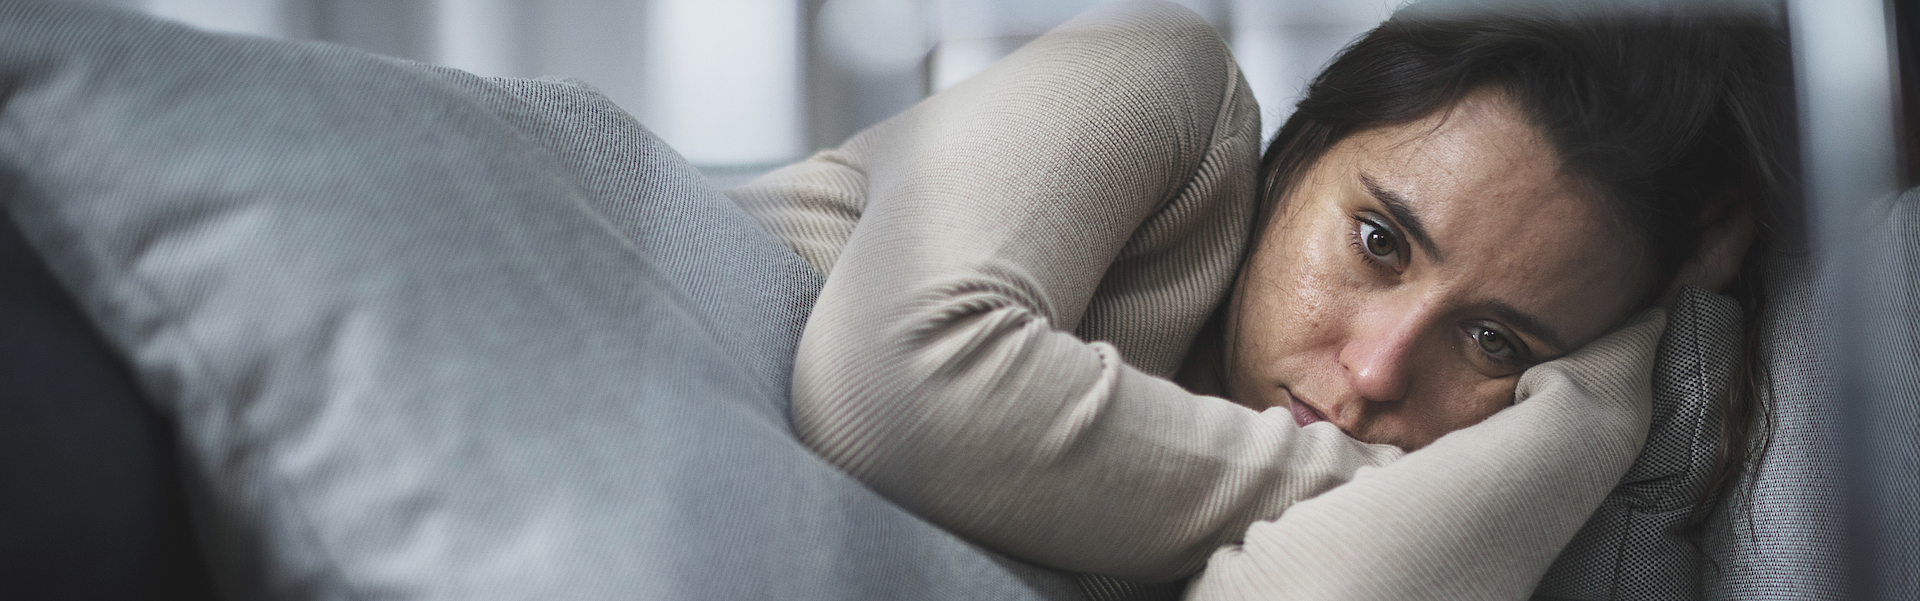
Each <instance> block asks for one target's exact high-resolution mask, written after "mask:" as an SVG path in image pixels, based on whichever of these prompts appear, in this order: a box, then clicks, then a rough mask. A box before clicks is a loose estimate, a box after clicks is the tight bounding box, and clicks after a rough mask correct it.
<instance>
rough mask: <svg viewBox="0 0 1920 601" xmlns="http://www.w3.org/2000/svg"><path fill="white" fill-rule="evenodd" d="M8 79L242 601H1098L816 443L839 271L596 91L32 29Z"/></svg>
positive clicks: (19, 11) (143, 33)
mask: <svg viewBox="0 0 1920 601" xmlns="http://www.w3.org/2000/svg"><path fill="white" fill-rule="evenodd" d="M0 83H3V84H4V85H0V90H4V94H5V98H4V109H3V110H0V174H4V176H3V177H4V181H5V184H6V190H5V194H4V209H5V210H6V211H8V212H9V214H10V215H11V216H12V217H13V218H14V219H15V220H16V221H17V222H18V223H19V224H20V225H21V226H22V229H23V230H24V232H25V233H26V235H27V238H28V240H29V242H31V243H32V245H33V246H34V248H35V250H36V251H37V252H38V253H39V254H40V255H41V256H42V257H43V258H45V259H46V261H47V263H48V264H49V265H50V266H51V267H52V268H53V270H54V271H55V272H56V275H57V276H58V277H59V279H60V280H61V281H62V284H63V285H64V286H66V287H67V288H68V289H69V290H71V291H72V292H74V296H75V297H76V298H79V299H81V301H82V304H83V305H84V308H85V310H86V311H87V313H88V315H89V317H90V318H91V319H92V320H93V321H94V322H95V323H96V324H98V325H99V326H100V329H101V330H102V332H103V333H104V335H105V336H106V338H107V339H108V340H109V341H110V342H111V343H112V345H113V346H114V347H115V348H116V349H117V350H118V351H119V352H121V353H122V354H124V355H125V356H126V357H128V358H129V360H130V362H131V363H132V365H133V366H134V368H135V371H136V372H137V377H138V379H139V381H140V384H141V386H142V388H143V389H144V391H145V392H146V394H147V395H148V396H149V397H150V398H151V399H152V400H153V401H154V402H155V404H156V405H158V409H159V410H160V411H161V412H162V413H164V414H166V415H169V416H171V417H172V418H173V419H174V420H175V423H177V424H178V427H179V428H180V430H181V433H182V448H183V451H182V452H183V454H184V463H185V464H186V465H187V466H188V469H189V470H190V471H191V472H192V480H191V482H192V484H193V491H192V494H193V495H194V497H195V504H196V507H197V512H198V513H197V514H198V517H199V519H200V520H201V522H202V526H203V531H202V533H201V534H202V536H203V537H205V538H206V539H207V542H208V545H207V546H208V548H209V549H210V551H211V554H212V555H213V557H212V561H213V562H214V564H215V568H216V572H217V575H218V581H219V585H220V586H221V587H222V588H223V592H224V593H225V594H226V596H228V597H230V598H288V599H348V598H351V599H364V598H383V599H496V598H500V599H504V598H513V599H536V598H537V599H594V598H621V599H628V598H662V599H688V598H710V599H735V598H741V599H756V598H783V599H860V598H873V599H883V598H884V599H894V598H942V599H1021V598H1035V597H1056V598H1062V597H1066V598H1070V597H1075V596H1077V592H1076V591H1075V585H1074V583H1073V581H1072V579H1071V578H1068V577H1064V576H1061V575H1057V574H1053V573H1050V572H1043V571H1039V570H1035V569H1032V568H1028V567H1025V566H1021V565H1018V564H1014V563H1012V562H1008V561H1005V560H1001V559H997V558H995V557H994V556H992V555H990V554H987V553H984V552H982V551H980V550H978V549H975V548H973V547H971V546H969V545H967V544H965V543H963V542H961V541H959V540H957V539H955V538H953V537H951V536H949V535H947V534H945V533H943V532H941V531H939V530H937V529H935V528H933V527H931V526H929V525H927V524H925V523H924V522H922V521H920V520H919V519H917V518H915V517H913V516H911V515H908V514H906V513H904V512H902V511H900V510H899V509H897V508H895V507H894V506H892V505H891V504H888V503H886V502H885V501H883V500H881V499H880V498H879V497H877V496H876V495H874V494H872V493H871V492H870V491H868V490H867V489H865V488H864V487H862V486H860V485H859V484H858V483H856V482H855V481H853V480H852V479H850V478H848V477H846V476H844V475H842V474H841V473H840V472H839V471H837V470H835V469H833V468H832V467H831V466H829V465H827V464H825V463H824V462H822V461H820V460H818V459H817V458H816V457H815V456H814V455H812V454H811V453H809V452H808V451H807V450H806V449H805V448H803V447H802V446H801V445H800V444H799V443H798V442H796V441H795V440H794V439H793V437H792V435H791V430H790V428H789V426H788V421H787V419H786V417H785V416H784V402H785V401H784V399H785V398H786V384H787V369H788V362H789V357H791V355H792V348H793V345H794V340H795V336H796V332H797V331H798V328H799V327H800V324H801V323H802V319H803V316H804V314H805V312H806V310H807V308H808V305H809V303H810V302H811V298H812V295H813V294H814V293H815V291H816V289H817V287H818V285H819V279H818V276H817V275H816V274H814V273H813V272H812V271H811V270H810V268H809V267H807V266H806V265H805V264H804V263H803V262H802V261H801V260H800V259H799V258H798V257H795V256H794V255H792V254H791V253H790V252H788V251H787V250H785V249H784V248H783V247H782V246H780V245H779V244H778V243H777V242H775V241H774V240H773V239H772V238H771V237H769V236H767V235H766V234H765V233H763V232H761V231H760V230H758V229H757V228H755V227H754V226H753V225H752V224H751V223H750V222H749V221H748V220H747V219H746V217H745V215H744V214H742V213H741V212H740V211H739V210H738V209H737V208H735V207H733V206H732V205H731V204H729V203H728V202H727V201H726V200H725V199H724V197H722V196H721V195H719V194H718V193H716V192H715V191H713V190H712V189H711V188H710V187H708V186H707V185H706V184H705V183H704V181H703V180H701V179H700V178H699V176H698V175H697V174H696V173H695V172H694V171H693V170H691V169H690V168H689V167H688V166H687V165H685V164H684V162H683V161H682V160H681V159H680V158H679V157H678V156H677V155H675V154H674V153H673V152H672V151H671V150H669V149H667V148H666V147H664V146H663V145H661V144H660V142H659V141H658V140H657V139H655V138H654V137H652V136H651V135H649V134H648V133H647V132H646V131H645V130H644V129H642V128H641V127H640V126H639V125H638V124H636V123H634V122H633V121H632V119H630V118H629V117H627V116H626V115H625V114H623V113H621V112H620V111H619V110H618V109H616V108H615V107H614V106H613V105H612V104H610V103H609V102H608V101H607V100H606V99H605V98H603V97H602V96H600V95H599V94H596V93H594V92H593V91H591V90H589V89H586V88H584V87H581V86H578V85H573V84H568V83H561V82H531V81H489V80H484V79H480V78H476V77H472V76H469V75H466V74H463V73H459V72H455V71H448V70H440V69H434V68H429V67H424V66H421V65H416V64H411V63H404V62H400V61H393V60H388V59H381V58H378V57H373V56H370V55H366V54H363V53H360V52H356V51H351V50H348V49H344V48H339V47H332V46H326V45H310V44H295V43H287V42H278V41H270V40H261V39H251V38H241V37H231V36H220V35H210V34H204V33H199V32H195V31H191V30H188V29H185V28H181V27H177V26H173V25H168V24H164V23H161V22H158V21H153V20H150V19H146V18H143V17H139V16H135V15H132V14H128V13H120V12H115V11H106V10H99V9H91V8H84V7H75V6H66V5H60V4H40V3H32V2H22V1H18V0H6V1H0Z"/></svg>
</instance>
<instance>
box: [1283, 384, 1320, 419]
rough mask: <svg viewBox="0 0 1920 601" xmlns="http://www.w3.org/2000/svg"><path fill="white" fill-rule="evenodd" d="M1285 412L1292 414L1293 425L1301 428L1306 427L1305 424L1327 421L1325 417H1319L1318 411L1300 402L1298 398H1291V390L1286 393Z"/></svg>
mask: <svg viewBox="0 0 1920 601" xmlns="http://www.w3.org/2000/svg"><path fill="white" fill-rule="evenodd" d="M1287 410H1288V411H1292V412H1293V423H1296V424H1300V427H1302V428H1305V427H1307V424H1312V423H1317V422H1324V421H1327V416H1325V415H1321V414H1320V410H1318V409H1314V408H1313V406H1312V405H1308V404H1306V403H1305V402H1302V401H1301V400H1300V397H1297V396H1293V391H1291V390H1289V391H1287Z"/></svg>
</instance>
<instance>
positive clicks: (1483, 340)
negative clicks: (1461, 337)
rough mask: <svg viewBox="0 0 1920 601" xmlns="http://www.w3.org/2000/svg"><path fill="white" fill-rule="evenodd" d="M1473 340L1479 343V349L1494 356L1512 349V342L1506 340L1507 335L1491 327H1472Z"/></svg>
mask: <svg viewBox="0 0 1920 601" xmlns="http://www.w3.org/2000/svg"><path fill="white" fill-rule="evenodd" d="M1473 341H1474V342H1477V343H1480V350H1483V351H1486V352H1487V354H1489V355H1493V356H1496V357H1498V356H1502V355H1504V354H1506V353H1507V352H1508V351H1511V350H1513V343H1511V342H1509V341H1508V340H1507V336H1506V335H1505V334H1501V333H1500V331H1499V330H1495V329H1493V328H1486V327H1480V328H1474V331H1473Z"/></svg>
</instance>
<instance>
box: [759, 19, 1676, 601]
mask: <svg viewBox="0 0 1920 601" xmlns="http://www.w3.org/2000/svg"><path fill="white" fill-rule="evenodd" d="M1259 129H1260V128H1259V114H1258V110H1257V108H1256V107H1255V105H1254V103H1253V99H1252V97H1251V96H1250V95H1249V94H1248V92H1247V87H1246V83H1245V81H1244V80H1243V79H1242V77H1241V76H1240V74H1239V71H1238V69H1237V67H1236V66H1235V64H1234V62H1233V60H1232V59H1231V57H1230V56H1229V55H1228V52H1227V49H1226V47H1225V45H1224V44H1223V43H1222V42H1221V40H1220V39H1219V37H1218V36H1217V35H1215V34H1214V33H1213V31H1212V30H1211V29H1209V28H1208V26H1207V25H1206V23H1204V22H1203V21H1201V20H1200V19H1199V18H1198V17H1196V16H1194V15H1193V14H1192V13H1189V12H1187V11H1185V10H1184V9H1181V8H1179V7H1177V6H1173V5H1168V4H1145V5H1127V6H1123V7H1119V8H1114V9H1106V10H1102V11H1099V12H1097V13H1095V14H1092V15H1088V16H1085V17H1082V18H1080V19H1076V20H1075V21H1074V22H1071V23H1069V24H1067V25H1064V26H1062V27H1061V28H1060V29H1058V30H1056V31H1054V32H1052V33H1049V34H1048V35H1046V36H1044V37H1042V38H1040V39H1038V40H1036V41H1034V42H1033V43H1031V44H1029V45H1027V46H1026V47H1025V48H1023V49H1021V50H1020V51H1019V52H1016V53H1014V54H1013V55H1012V56H1010V57H1008V58H1007V59H1005V60H1002V61H1000V62H999V63H997V64H995V65H994V66H993V67H991V68H989V69H988V70H987V71H985V72H983V73H981V74H980V75H978V76H975V77H973V78H971V79H969V80H967V81H965V82H963V83H961V84H959V85H956V86H954V87H953V88H951V89H949V90H946V91H943V92H941V93H940V94H938V95H936V96H934V97H932V98H929V99H927V100H926V101H924V102H922V103H920V104H919V105H917V106H915V107H913V108H912V109H909V110H908V111H906V112H904V113H901V114H900V115H898V116H895V117H893V118H891V119H889V120H887V121H886V122H883V123H881V124H879V125H876V126H874V127H873V128H871V129H868V130H867V131H865V132H862V133H861V134H859V135H858V136H855V137H854V138H853V139H852V140H849V141H848V142H847V143H846V144H845V145H844V146H842V147H840V148H838V149H833V150H827V151H824V152H821V153H819V154H817V155H815V156H813V157H811V158H809V159H807V160H805V161H803V162H801V163H798V164H795V165H792V166H789V167H786V168H783V169H780V170H778V171H775V172H773V173H771V174H768V175H767V176H765V177H763V178H761V179H759V180H756V181H755V182H752V183H749V184H747V185H746V186H743V187H741V188H737V189H735V190H733V191H732V192H731V194H732V195H733V197H734V198H735V199H736V200H737V201H738V202H740V203H741V205H742V206H744V207H746V208H747V209H748V211H749V212H750V213H752V214H753V215H754V216H755V218H756V219H758V220H759V221H760V222H761V223H762V224H763V225H764V226H766V227H767V228H768V229H769V230H770V231H772V232H774V233H775V234H776V235H778V236H780V237H781V238H782V239H783V240H785V241H786V243H787V244H788V245H789V246H791V247H792V248H793V249H794V250H795V251H796V252H798V253H799V254H800V255H801V256H802V257H804V258H806V260H808V261H809V262H811V263H812V264H813V265H814V266H815V267H817V268H819V269H820V271H821V272H822V273H825V274H827V275H828V278H827V282H826V285H825V287H824V288H823V289H822V291H821V293H820V297H819V301H818V304H817V305H816V306H815V308H814V312H813V314H812V316H811V318H810V320H809V321H808V324H807V328H806V331H805V333H804V335H803V336H802V338H801V341H800V347H799V351H798V356H797V357H796V359H795V365H794V382H793V396H794V398H793V408H794V422H795V427H796V429H797V430H798V431H799V434H800V436H801V438H802V439H803V440H805V441H806V443H807V444H808V445H810V446H812V447H813V448H814V449H815V450H816V451H818V452H819V453H820V454H821V455H822V456H824V457H826V458H827V459H828V460H830V461H832V462H833V463H835V464H837V465H839V466H840V467H841V468H843V469H845V470H846V471H848V472H849V473H851V474H853V475H854V476H856V477H858V478H860V479H861V480H862V481H864V482H866V483H867V484H868V485H870V486H871V487H873V488H874V489H875V490H877V491H878V492H880V493H881V494H883V495H885V496H887V497H888V498H889V499H891V500H893V501H895V502H897V503H899V504H900V505H902V506H903V507H905V508H907V509H909V510H912V511H914V512H915V513H918V514H919V515H921V516H923V517H925V518H927V519H928V520H931V521H933V522H934V523H936V524H939V525H941V526H943V527H945V528H947V529H949V530H951V531H953V532H955V533H958V534H960V535H962V536H965V537H967V538H969V539H972V540H975V541H977V542H979V543H981V544H983V545H986V546H988V547H991V548H994V549H997V550H1000V551H1002V552H1005V553H1008V554H1010V555H1013V556H1016V557H1020V558H1024V559H1027V560H1030V561H1034V562H1036V563H1040V564H1043V565H1049V566H1053V567H1057V568H1062V569H1068V570H1076V571H1084V572H1092V573H1099V574H1107V575H1112V576H1118V577H1123V578H1131V579H1139V580H1168V579H1174V578H1179V577H1183V576H1186V575H1189V574H1192V573H1193V572H1195V571H1196V570H1200V569H1201V568H1202V567H1205V572H1204V573H1202V574H1201V576H1200V577H1199V578H1198V579H1197V580H1196V581H1195V583H1194V584H1193V586H1192V587H1191V588H1190V589H1189V590H1188V595H1189V596H1190V597H1193V598H1201V599H1216V598H1218V599H1237V598H1253V597H1261V598H1270V597H1285V598H1290V599H1292V598H1299V599H1309V598H1371V599H1386V598H1457V599H1488V598H1521V597H1524V596H1525V595H1526V594H1527V593H1528V592H1529V591H1531V590H1532V588H1533V586H1534V584H1535V582H1536V581H1537V580H1538V579H1539V577H1540V575H1541V574H1543V573H1544V572H1545V571H1546V568H1547V567H1548V565H1549V564H1550V563H1551V561H1552V559H1553V557H1554V555H1555V553H1556V552H1557V550H1558V549H1559V548H1560V547H1561V546H1563V545H1564V544H1565V543H1566V542H1567V541H1568V540H1569V539H1571V538H1572V536H1573V535H1574V533H1575V532H1576V531H1577V530H1578V529H1579V527H1580V526H1581V524H1582V523H1584V522H1585V520H1586V517H1587V515H1588V514H1589V513H1591V512H1592V511H1593V510H1594V509H1595V508H1596V507H1598V505H1599V503H1600V501H1601V499H1602V498H1603V497H1604V496H1605V494H1606V493H1607V491H1608V490H1609V489H1610V488H1612V485H1613V484H1615V483H1616V482H1617V481H1618V480H1619V478H1620V477H1621V476H1622V475H1623V474H1624V473H1625V471H1626V469H1627V467H1628V465H1629V464H1630V463H1631V462H1632V460H1633V458H1634V456H1635V455H1636V454H1637V451H1638V449H1639V447H1640V445H1641V443H1642V441H1643V439H1644V437H1645V434H1646V428H1647V421H1648V419H1649V411H1650V409H1649V407H1650V401H1649V399H1650V392H1649V383H1648V379H1649V373H1650V370H1651V367H1650V364H1651V357H1652V354H1653V349H1654V345H1655V343H1656V342H1657V339H1658V337H1659V333H1660V330H1661V328H1662V327H1663V324H1664V319H1663V318H1662V317H1661V316H1660V315H1658V314H1657V313H1655V314H1650V315H1648V316H1644V317H1643V318H1641V319H1640V320H1639V321H1638V322H1637V324H1636V325H1632V326H1630V327H1628V328H1626V329H1625V330H1623V331H1622V332H1619V333H1616V334H1613V335H1611V336H1609V337H1607V338H1605V339H1603V340H1601V341H1599V342H1596V343H1594V344H1593V345H1590V346H1589V347H1588V348H1586V349H1583V350H1581V351H1579V352H1577V353H1575V354H1573V355H1572V356H1570V357H1567V358H1565V359H1562V360H1559V361H1554V362H1551V363H1548V364H1545V365H1541V366H1538V367H1535V368H1533V369H1532V370H1529V371H1528V372H1527V374H1526V375H1525V376H1524V377H1523V378H1522V379H1521V381H1520V385H1519V392H1518V394H1517V397H1518V401H1519V402H1518V403H1516V405H1515V406H1513V407H1511V408H1509V409H1507V410H1505V411H1502V412H1501V413H1499V414H1498V415H1495V416H1494V417H1493V418H1490V419H1488V420H1487V421H1485V422H1484V423H1482V424H1480V425H1477V426H1474V427H1471V428H1467V429H1464V430H1461V431H1458V432H1455V433H1453V434H1451V435H1448V436H1446V437H1444V438H1442V439H1440V440H1439V441H1437V442H1435V443H1434V444H1432V445H1430V446H1428V447H1427V448H1425V449H1422V450H1420V451H1418V452H1415V453H1412V454H1409V455H1406V456H1405V457H1401V453H1400V451H1398V450H1396V449H1393V448H1390V447H1385V446H1378V445H1366V444H1362V443H1359V442H1356V441H1354V440H1352V439H1350V438H1347V437H1346V436H1344V435H1343V434H1342V433H1341V432H1340V431H1339V430H1338V429H1336V428H1334V427H1333V426H1331V425H1330V424H1315V425H1313V426H1310V427H1307V428H1300V427H1298V426H1296V425H1295V424H1294V422H1293V419H1292V417H1291V416H1290V415H1289V414H1288V412H1287V411H1286V410H1285V409H1284V408H1282V409H1278V410H1269V411H1266V412H1255V411H1253V410H1250V409H1247V408H1245V407H1241V406H1239V405H1235V404H1233V403H1231V402H1228V401H1226V400H1223V399H1218V398H1212V397H1205V396H1198V395H1194V394H1191V393H1188V392H1187V391H1185V390H1183V389H1182V388H1181V387H1179V386H1178V385H1175V384H1174V383H1172V382H1171V381H1169V380H1168V379H1167V378H1168V377H1169V376H1170V375H1171V374H1172V373H1173V371H1174V370H1175V369H1176V368H1177V367H1178V366H1179V364H1180V362H1181V360H1182V358H1183V357H1184V356H1185V354H1186V352H1187V349H1188V347H1189V345H1190V344H1191V343H1192V341H1193V338H1194V336H1195V334H1196V332H1197V331H1198V330H1199V328H1200V326H1201V323H1202V322H1203V321H1204V320H1205V319H1206V317H1207V314H1208V312H1209V311H1211V310H1212V309H1213V308H1214V307H1215V306H1216V304H1217V303H1218V301H1219V300H1220V298H1222V295H1223V294H1225V292H1226V291H1227V289H1228V288H1229V286H1230V285H1231V283H1232V279H1233V276H1234V272H1235V270H1236V269H1237V267H1238V264H1239V259H1240V256H1241V253H1242V252H1243V249H1244V247H1245V246H1246V243H1247V238H1248V235H1249V231H1250V230H1251V225H1252V222H1251V221H1252V218H1253V213H1254V209H1253V198H1254V194H1253V181H1254V168H1255V164H1256V157H1257V154H1258V152H1259V149H1258V145H1259ZM1376 466H1377V467H1376Z"/></svg>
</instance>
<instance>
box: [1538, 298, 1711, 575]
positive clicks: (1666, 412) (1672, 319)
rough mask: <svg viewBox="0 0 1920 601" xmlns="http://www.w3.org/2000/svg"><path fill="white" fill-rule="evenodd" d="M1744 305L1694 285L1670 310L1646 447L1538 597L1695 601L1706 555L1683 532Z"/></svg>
mask: <svg viewBox="0 0 1920 601" xmlns="http://www.w3.org/2000/svg"><path fill="white" fill-rule="evenodd" d="M1740 313H1741V312H1740V307H1739V305H1738V304H1736V303H1734V302H1733V300H1732V299H1729V298H1727V297H1724V296H1720V295H1718V294H1714V293H1711V292H1707V291H1704V290H1701V289H1699V288H1694V287H1691V286H1688V287H1686V288H1683V289H1681V291H1680V292H1679V294H1677V295H1676V296H1675V298H1674V300H1673V302H1672V304H1671V306H1670V307H1669V313H1668V321H1667V332H1666V334H1665V335H1664V336H1663V337H1662V338H1661V340H1660V348H1659V350H1658V355H1657V356H1656V359H1655V363H1654V373H1653V421H1652V427H1651V429H1650V430H1649V431H1648V434H1647V446H1646V449H1645V450H1643V451H1641V454H1640V457H1639V458H1637V459H1635V460H1634V463H1633V466H1632V467H1631V468H1629V469H1628V470H1627V474H1626V476H1625V477H1623V478H1622V479H1621V483H1620V485H1619V486H1618V487H1616V488H1615V489H1614V490H1613V492H1611V493H1609V494H1608V495H1607V498H1606V499H1605V500H1604V501H1603V502H1602V503H1601V505H1600V509H1599V510H1598V511H1596V512H1595V513H1594V516H1593V518H1592V519H1590V520H1588V522H1587V524H1586V525H1585V526H1584V527H1582V528H1581V530H1580V533H1579V534H1577V535H1575V537H1574V539H1573V541H1572V542H1571V543H1569V544H1568V545H1567V547H1566V548H1565V549H1564V550H1562V551H1561V553H1560V556H1559V557H1558V558H1556V559H1555V560H1554V563H1553V566H1552V567H1551V568H1549V569H1548V572H1547V575H1546V577H1545V578H1543V579H1542V580H1541V583H1540V587H1539V588H1538V589H1537V590H1536V591H1535V593H1534V594H1535V596H1536V597H1540V598H1548V599H1693V598H1697V597H1698V591H1699V582H1700V578H1701V570H1702V569H1703V567H1704V565H1703V560H1704V556H1703V555H1702V553H1701V547H1700V545H1699V543H1698V542H1697V541H1695V540H1694V539H1693V537H1692V536H1691V535H1689V534H1688V533H1687V532H1686V526H1687V524H1688V519H1689V516H1690V515H1691V514H1692V512H1693V507H1694V503H1695V499H1697V498H1698V497H1699V495H1700V493H1701V492H1702V491H1703V490H1705V488H1706V484H1707V479H1708V476H1709V474H1710V472H1711V471H1712V469H1713V464H1714V460H1715V453H1716V451H1717V447H1718V445H1719V442H1718V441H1719V434H1720V407H1719V404H1718V403H1717V402H1716V401H1717V399H1719V398H1720V397H1721V396H1722V395H1724V394H1725V393H1726V390H1727V384H1728V382H1729V381H1730V378H1731V376H1732V374H1733V370H1734V368H1735V366H1736V365H1737V360H1738V357H1739V353H1740V339H1741V329H1742V324H1743V322H1742V321H1741V315H1740Z"/></svg>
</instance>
